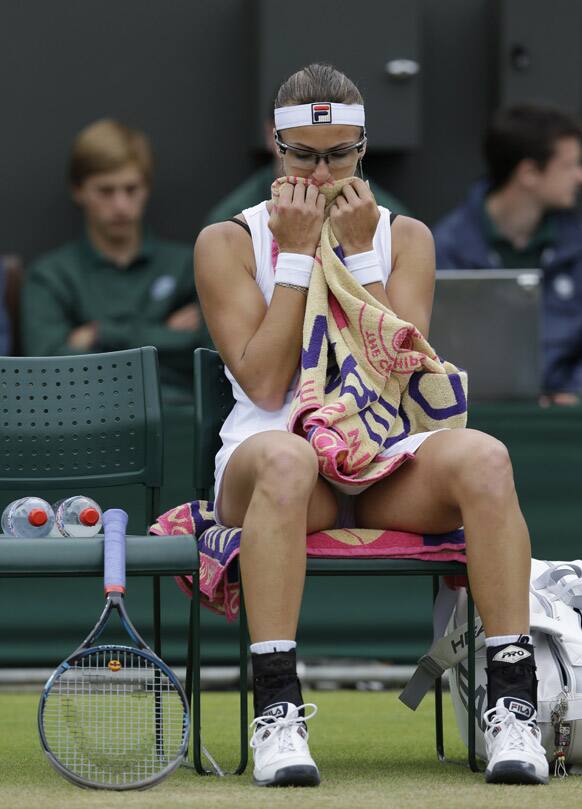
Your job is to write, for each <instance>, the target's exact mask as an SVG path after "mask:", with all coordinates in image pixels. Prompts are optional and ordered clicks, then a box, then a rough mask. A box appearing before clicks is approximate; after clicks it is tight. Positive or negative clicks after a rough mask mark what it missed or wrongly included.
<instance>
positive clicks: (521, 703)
mask: <svg viewBox="0 0 582 809" xmlns="http://www.w3.org/2000/svg"><path fill="white" fill-rule="evenodd" d="M483 718H484V719H485V724H486V729H485V743H486V745H487V759H488V764H487V769H486V770H485V780H486V781H487V782H488V783H490V784H547V783H548V781H549V767H548V762H547V761H546V751H545V750H544V748H543V747H542V743H541V732H540V729H539V727H538V725H537V722H536V712H535V710H534V707H533V705H532V704H531V703H529V702H526V701H525V700H523V699H517V698H513V697H502V698H501V699H498V700H497V704H496V706H495V708H491V710H489V711H487V712H486V713H485V714H484V717H483Z"/></svg>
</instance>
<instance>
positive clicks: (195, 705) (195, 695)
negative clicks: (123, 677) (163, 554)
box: [186, 571, 212, 775]
mask: <svg viewBox="0 0 582 809" xmlns="http://www.w3.org/2000/svg"><path fill="white" fill-rule="evenodd" d="M198 588H199V584H198V571H196V572H195V573H193V575H192V600H191V602H190V636H189V639H188V641H189V643H188V646H189V651H188V662H189V664H190V665H189V669H190V677H188V679H187V682H186V687H187V688H188V691H187V694H188V696H189V697H190V710H191V716H192V725H191V727H192V753H193V755H192V760H193V762H194V769H195V770H196V772H197V773H198V774H199V775H211V774H212V773H211V771H210V770H207V769H206V767H204V765H203V764H202V740H201V738H200V734H201V704H200V703H201V699H200V599H199V598H198Z"/></svg>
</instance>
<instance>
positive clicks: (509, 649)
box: [493, 645, 531, 663]
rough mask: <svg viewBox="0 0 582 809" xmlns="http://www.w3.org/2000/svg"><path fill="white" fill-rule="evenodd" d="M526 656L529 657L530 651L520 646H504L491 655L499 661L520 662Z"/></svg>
mask: <svg viewBox="0 0 582 809" xmlns="http://www.w3.org/2000/svg"><path fill="white" fill-rule="evenodd" d="M526 657H531V652H528V650H527V649H524V648H523V647H522V646H513V645H512V646H504V647H503V649H500V650H499V651H498V652H497V654H496V655H495V656H494V657H493V660H497V661H498V662H499V663H520V662H521V661H522V660H525V659H526Z"/></svg>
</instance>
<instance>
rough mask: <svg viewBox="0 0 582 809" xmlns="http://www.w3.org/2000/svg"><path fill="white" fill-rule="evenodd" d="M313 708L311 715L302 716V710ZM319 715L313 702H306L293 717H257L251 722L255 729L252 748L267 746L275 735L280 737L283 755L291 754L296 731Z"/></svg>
mask: <svg viewBox="0 0 582 809" xmlns="http://www.w3.org/2000/svg"><path fill="white" fill-rule="evenodd" d="M305 708H311V712H310V713H304V715H303V716H301V715H300V713H299V711H300V710H301V709H304V710H305ZM316 713H317V705H314V704H313V702H306V703H304V704H303V705H298V706H297V707H296V709H295V711H293V712H292V713H291V716H283V717H280V718H278V719H274V718H273V717H272V716H257V717H256V719H253V721H252V722H251V730H253V729H254V733H253V736H252V738H251V747H252V748H253V749H257V748H259V747H261V746H262V745H264V744H267V743H268V742H270V740H271V739H272V736H273V734H276V736H277V737H278V745H279V751H280V752H281V753H290V752H292V751H293V750H295V743H294V739H293V733H294V731H297V729H298V727H299V726H300V725H304V724H305V722H307V721H308V720H309V719H313V717H314V716H315V714H316ZM263 729H265V730H268V731H269V732H268V733H267V734H264V733H261V732H260V731H261V730H263Z"/></svg>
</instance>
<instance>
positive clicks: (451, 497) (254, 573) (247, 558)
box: [195, 64, 548, 786]
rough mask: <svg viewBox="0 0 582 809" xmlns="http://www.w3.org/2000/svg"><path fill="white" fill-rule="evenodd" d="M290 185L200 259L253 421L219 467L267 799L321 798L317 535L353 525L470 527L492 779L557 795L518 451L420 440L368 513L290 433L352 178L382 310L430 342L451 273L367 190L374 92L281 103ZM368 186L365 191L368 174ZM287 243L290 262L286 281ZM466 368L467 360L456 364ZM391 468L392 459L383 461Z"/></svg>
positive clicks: (465, 435) (319, 68)
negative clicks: (304, 660) (302, 644)
mask: <svg viewBox="0 0 582 809" xmlns="http://www.w3.org/2000/svg"><path fill="white" fill-rule="evenodd" d="M275 138H276V142H277V145H278V148H279V152H280V157H281V175H282V176H296V177H302V178H306V179H307V180H309V181H310V182H309V183H308V184H307V185H305V184H297V185H295V184H290V183H286V184H284V185H283V186H282V187H281V189H280V196H279V199H278V202H277V205H276V206H275V205H273V203H272V202H271V201H268V200H267V201H265V202H262V203H260V204H259V205H257V206H255V207H253V208H249V209H247V210H244V211H242V212H241V213H240V215H239V216H238V217H236V220H235V221H228V222H222V223H219V224H215V225H211V226H210V227H207V228H205V229H204V230H203V231H202V232H201V234H200V236H199V238H198V240H197V243H196V248H195V267H196V282H197V287H198V292H199V296H200V301H201V303H202V307H203V310H204V316H205V318H206V322H207V323H208V326H209V329H210V333H211V335H212V338H213V340H214V342H215V344H216V346H217V348H218V351H219V353H220V355H221V357H222V358H223V360H224V362H225V365H226V368H227V375H228V377H229V379H230V380H231V382H232V388H233V394H234V397H235V400H236V404H235V406H234V408H233V410H232V412H231V413H230V415H229V417H228V418H227V420H226V422H225V423H224V427H223V429H222V432H221V438H222V448H221V449H220V451H219V452H218V455H217V457H216V473H215V493H216V508H217V519H218V520H219V521H220V522H221V523H223V524H224V525H227V526H238V525H242V527H243V532H242V541H241V549H240V566H241V575H242V581H243V587H244V594H245V603H246V607H247V612H248V621H249V629H250V635H251V641H252V643H251V652H252V663H253V675H254V679H253V685H254V704H255V719H254V722H253V725H252V727H253V729H254V733H253V736H252V739H251V747H252V749H253V752H254V781H255V783H256V784H258V785H263V786H267V785H293V786H311V785H316V784H318V783H319V778H320V776H319V772H318V769H317V766H316V764H315V762H314V761H313V758H312V757H311V755H310V752H309V748H308V736H307V730H306V721H307V720H308V719H309V718H310V717H311V716H313V714H314V713H315V711H316V710H317V709H316V708H315V706H304V705H303V698H302V695H301V688H300V684H299V681H298V679H297V674H296V668H295V655H296V644H295V633H296V629H297V622H298V617H299V610H300V606H301V598H302V593H303V586H304V578H305V565H306V549H305V536H306V533H310V532H314V531H318V530H324V529H330V528H333V527H334V526H336V525H337V524H338V522H339V524H344V525H345V524H346V520H348V519H351V520H352V522H351V524H352V525H357V526H358V527H362V528H385V529H399V530H402V531H412V532H417V533H421V534H422V533H444V532H447V531H451V530H454V529H456V528H458V527H459V526H461V525H463V526H464V528H465V535H466V543H467V564H468V573H469V579H470V583H471V588H472V592H473V595H474V598H475V602H476V604H477V607H478V610H479V614H480V616H481V618H482V620H483V624H484V627H485V632H486V637H487V641H486V643H487V671H488V703H489V711H488V713H487V714H486V721H487V730H486V738H487V747H488V765H487V771H486V778H487V780H488V781H492V782H497V783H499V782H508V783H547V781H548V765H547V762H546V759H545V756H544V749H543V747H542V745H541V742H540V732H539V729H538V727H537V724H536V711H535V709H536V687H537V680H536V676H535V664H534V650H533V647H532V643H531V638H530V636H529V634H528V632H529V602H528V588H529V572H530V542H529V536H528V531H527V527H526V524H525V521H524V518H523V516H522V513H521V511H520V508H519V504H518V500H517V496H516V492H515V487H514V483H513V475H512V468H511V463H510V460H509V457H508V453H507V450H506V448H505V447H504V446H503V444H501V443H500V442H499V441H497V440H496V439H495V438H492V437H491V436H489V435H486V434H484V433H482V432H479V431H476V430H470V429H455V430H441V431H435V432H431V433H420V434H417V435H410V436H408V437H406V438H404V439H402V440H401V441H399V442H398V443H397V444H396V445H394V446H393V447H392V449H391V451H392V452H393V453H394V454H396V453H399V452H403V451H407V452H409V453H413V454H414V455H413V459H412V460H409V461H408V462H406V463H405V464H404V465H402V466H401V467H400V468H399V469H398V470H397V471H396V472H394V473H393V474H391V475H390V476H389V477H386V478H385V479H383V480H382V481H380V482H377V483H375V484H374V485H372V486H370V487H369V488H367V489H366V490H365V491H362V492H360V493H359V494H357V495H354V496H352V497H345V496H344V495H339V496H338V493H337V492H336V491H334V488H333V486H332V485H330V483H328V482H327V481H325V480H324V479H322V478H321V477H320V476H319V475H318V464H317V460H316V456H315V452H314V450H313V449H312V447H311V445H310V444H309V443H308V442H307V441H306V440H304V439H303V438H301V437H300V436H297V435H294V434H292V433H289V432H287V429H286V425H287V416H288V413H289V408H290V403H291V399H292V396H293V391H294V385H295V381H296V373H297V370H298V366H299V362H300V354H301V345H302V326H303V319H304V313H305V303H306V294H307V288H308V286H309V279H310V273H311V268H312V266H313V257H314V254H315V251H316V247H317V245H318V242H319V238H320V234H321V229H322V224H323V220H324V204H325V201H324V197H323V195H322V193H321V192H320V191H319V188H320V187H321V186H322V185H323V184H324V183H329V182H333V181H335V180H341V179H346V178H351V179H350V181H349V182H348V183H347V184H346V185H345V186H344V188H343V191H342V194H341V195H340V196H339V197H338V198H337V200H336V202H335V203H334V204H333V206H332V207H331V210H330V219H331V225H332V229H333V233H334V235H335V236H336V238H337V240H338V241H339V243H340V244H341V247H342V248H343V252H344V255H345V257H346V266H347V267H348V269H349V270H350V272H352V274H354V273H356V275H355V277H359V278H363V279H364V280H363V283H364V285H365V288H366V289H367V290H368V292H370V293H371V294H372V295H373V296H374V297H375V298H376V299H377V300H378V301H380V302H382V303H383V304H385V305H387V306H389V307H390V309H391V310H392V311H394V312H395V313H396V315H398V317H400V318H401V319H402V320H404V321H408V322H411V323H413V324H414V325H415V326H416V327H417V328H418V329H419V330H420V332H421V333H422V334H423V335H424V336H428V330H429V323H430V315H431V306H432V298H433V287H434V276H435V263H434V249H433V240H432V236H431V234H430V231H429V230H428V228H427V227H425V225H423V224H422V223H421V222H419V221H417V220H415V219H411V218H409V217H406V216H398V217H396V218H394V217H391V216H390V213H389V211H387V210H386V209H384V208H379V207H378V206H377V205H376V202H375V200H374V197H373V195H372V193H371V192H370V190H369V188H368V185H367V184H366V183H365V182H364V180H363V179H361V166H362V159H363V157H364V155H365V151H366V130H365V111H364V104H363V100H362V97H361V95H360V92H359V91H358V89H357V88H356V87H355V85H354V84H353V83H352V82H351V81H350V80H349V79H348V78H347V77H346V76H345V75H343V74H342V73H340V72H339V71H338V70H336V69H334V68H333V67H331V66H329V65H319V64H314V65H309V66H308V67H306V68H304V69H302V70H300V71H298V72H297V73H295V74H294V75H292V76H291V77H290V78H289V79H287V81H285V82H284V83H283V84H282V85H281V87H280V89H279V91H278V94H277V97H276V100H275ZM358 174H359V175H360V177H358V176H357V175H358ZM273 240H275V241H276V243H277V245H278V250H279V252H278V258H277V260H276V266H275V271H274V272H273V264H272V255H273V253H272V246H273ZM452 359H454V358H452ZM383 454H384V453H383Z"/></svg>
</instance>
